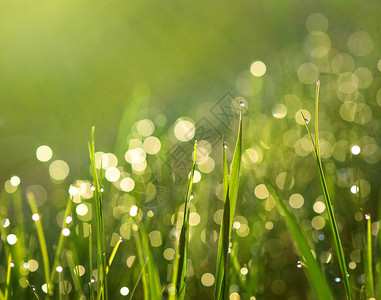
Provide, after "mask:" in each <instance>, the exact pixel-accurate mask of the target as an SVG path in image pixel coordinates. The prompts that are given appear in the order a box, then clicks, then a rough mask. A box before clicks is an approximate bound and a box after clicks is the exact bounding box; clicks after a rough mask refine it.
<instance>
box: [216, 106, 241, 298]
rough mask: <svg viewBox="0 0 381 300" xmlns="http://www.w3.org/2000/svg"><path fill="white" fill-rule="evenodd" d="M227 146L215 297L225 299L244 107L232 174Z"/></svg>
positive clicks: (224, 158) (224, 162) (224, 156)
mask: <svg viewBox="0 0 381 300" xmlns="http://www.w3.org/2000/svg"><path fill="white" fill-rule="evenodd" d="M226 148H227V144H225V143H223V181H224V212H223V217H222V223H221V229H220V235H219V241H218V250H217V251H218V252H217V265H216V286H215V299H224V297H225V292H226V285H227V264H228V251H229V243H230V237H231V228H232V225H233V218H234V213H235V207H236V203H237V196H238V185H239V171H240V167H241V157H242V109H241V110H240V117H239V128H238V136H237V143H236V146H235V150H234V156H233V161H232V167H231V170H230V175H228V166H227V159H226Z"/></svg>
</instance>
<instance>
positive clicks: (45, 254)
mask: <svg viewBox="0 0 381 300" xmlns="http://www.w3.org/2000/svg"><path fill="white" fill-rule="evenodd" d="M26 196H27V199H28V202H29V206H30V209H31V210H32V213H33V214H37V215H39V216H40V214H39V213H38V208H37V204H36V200H35V199H34V195H33V194H32V193H27V194H26ZM34 223H35V224H36V229H37V236H38V240H39V242H40V248H41V254H42V261H43V263H44V272H45V280H46V285H47V290H48V292H50V293H48V295H50V296H51V293H52V290H53V286H52V282H51V281H50V267H49V256H48V248H47V247H46V240H45V235H44V230H43V228H42V224H41V216H40V218H38V220H37V221H34Z"/></svg>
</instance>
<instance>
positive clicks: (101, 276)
mask: <svg viewBox="0 0 381 300" xmlns="http://www.w3.org/2000/svg"><path fill="white" fill-rule="evenodd" d="M94 132H95V128H94V126H93V127H92V129H91V142H90V143H89V154H90V161H91V166H92V171H93V186H94V198H95V209H96V222H97V247H98V253H97V254H98V255H97V257H98V259H97V265H98V291H99V294H100V295H101V298H102V300H105V299H106V300H107V298H108V293H107V278H106V258H105V256H106V255H105V236H104V224H103V211H102V190H101V189H102V186H101V180H102V179H101V177H102V167H101V169H100V170H101V172H100V178H98V174H97V169H96V167H95V146H94Z"/></svg>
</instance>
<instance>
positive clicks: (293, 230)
mask: <svg viewBox="0 0 381 300" xmlns="http://www.w3.org/2000/svg"><path fill="white" fill-rule="evenodd" d="M266 187H267V189H268V191H269V192H270V195H271V196H272V197H273V199H274V201H275V203H276V204H277V207H278V209H279V212H280V213H281V215H282V216H283V219H284V221H285V223H286V225H287V227H288V230H289V231H290V234H291V236H292V238H293V240H294V241H295V244H296V246H297V249H298V251H299V254H300V255H301V256H302V257H303V260H304V263H305V265H306V266H307V268H306V272H307V274H308V278H309V280H310V282H311V285H312V287H313V288H314V291H315V293H316V295H317V298H318V299H327V300H328V299H333V296H332V293H331V291H330V289H329V286H328V283H327V281H326V279H325V277H324V275H323V273H322V271H321V269H320V266H319V264H318V262H317V261H316V260H315V258H314V256H313V255H312V252H311V249H310V246H309V245H308V242H307V239H306V238H305V236H304V234H303V232H302V230H301V228H300V227H299V225H298V223H296V221H295V219H294V217H293V216H292V214H291V213H290V212H289V210H288V209H287V207H286V205H285V204H284V203H283V201H282V200H280V198H279V197H278V195H277V193H276V192H275V190H274V188H273V187H272V186H271V185H270V184H269V183H266Z"/></svg>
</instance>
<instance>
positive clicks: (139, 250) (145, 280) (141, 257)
mask: <svg viewBox="0 0 381 300" xmlns="http://www.w3.org/2000/svg"><path fill="white" fill-rule="evenodd" d="M135 226H137V225H136V224H135ZM136 231H137V230H134V228H133V235H134V240H135V244H136V250H137V254H138V260H139V264H140V266H141V268H142V272H143V274H142V285H143V294H144V299H151V298H150V288H149V282H148V271H147V270H146V265H147V263H148V259H147V258H146V257H145V255H144V252H143V247H142V242H141V239H140V236H139V234H138V233H137V232H136Z"/></svg>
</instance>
